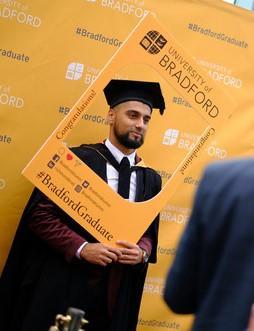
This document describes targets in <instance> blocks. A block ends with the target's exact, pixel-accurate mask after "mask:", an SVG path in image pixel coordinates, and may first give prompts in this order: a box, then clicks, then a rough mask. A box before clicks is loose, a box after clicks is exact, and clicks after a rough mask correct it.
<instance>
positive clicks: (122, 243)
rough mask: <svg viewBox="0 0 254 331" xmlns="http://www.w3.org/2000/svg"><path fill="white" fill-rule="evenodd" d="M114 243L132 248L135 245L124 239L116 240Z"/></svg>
mask: <svg viewBox="0 0 254 331" xmlns="http://www.w3.org/2000/svg"><path fill="white" fill-rule="evenodd" d="M116 243H117V244H118V245H120V246H123V247H125V248H134V247H136V245H135V244H132V243H130V242H128V241H126V240H117V242H116Z"/></svg>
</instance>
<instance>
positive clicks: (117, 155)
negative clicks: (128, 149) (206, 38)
mask: <svg viewBox="0 0 254 331" xmlns="http://www.w3.org/2000/svg"><path fill="white" fill-rule="evenodd" d="M105 145H106V147H107V148H108V149H109V150H110V152H111V154H112V155H113V156H114V158H115V159H116V160H117V162H118V163H120V162H121V161H122V158H123V157H125V156H126V157H128V159H129V161H130V165H131V167H132V166H134V165H135V157H136V152H135V151H134V152H133V153H131V154H129V155H125V154H124V153H123V152H121V151H120V150H119V149H118V148H117V147H115V146H114V145H113V144H112V143H111V142H110V141H109V139H106V141H105Z"/></svg>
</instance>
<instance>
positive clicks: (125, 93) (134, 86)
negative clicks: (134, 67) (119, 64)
mask: <svg viewBox="0 0 254 331" xmlns="http://www.w3.org/2000/svg"><path fill="white" fill-rule="evenodd" d="M103 91H104V94H105V97H106V100H107V103H108V105H109V106H110V107H111V108H113V107H115V106H116V105H118V104H120V103H122V102H126V101H141V102H143V103H145V104H147V105H148V106H149V107H150V108H151V110H152V109H153V108H157V109H159V110H160V114H161V115H162V114H163V113H164V109H165V102H164V98H163V95H162V93H161V88H160V84H159V83H156V82H143V81H137V80H122V79H112V80H111V81H110V82H109V83H108V85H107V86H106V87H105V88H104V90H103Z"/></svg>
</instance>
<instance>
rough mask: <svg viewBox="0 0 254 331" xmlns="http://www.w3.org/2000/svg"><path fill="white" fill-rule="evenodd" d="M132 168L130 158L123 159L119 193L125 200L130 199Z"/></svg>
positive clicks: (120, 169) (120, 170)
mask: <svg viewBox="0 0 254 331" xmlns="http://www.w3.org/2000/svg"><path fill="white" fill-rule="evenodd" d="M130 178H131V168H130V161H129V159H128V157H126V156H125V157H124V158H122V161H121V162H120V168H119V179H118V193H119V194H120V195H121V196H122V197H123V198H124V199H128V198H129V193H130Z"/></svg>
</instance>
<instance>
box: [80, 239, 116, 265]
mask: <svg viewBox="0 0 254 331" xmlns="http://www.w3.org/2000/svg"><path fill="white" fill-rule="evenodd" d="M80 257H81V258H82V259H84V260H86V261H87V262H89V263H93V264H98V265H101V266H103V267H106V266H107V265H108V264H110V263H112V262H116V261H118V259H119V258H120V257H121V251H120V249H119V248H114V247H109V246H107V245H104V244H101V243H88V244H86V246H85V247H83V248H82V250H81V252H80Z"/></svg>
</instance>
